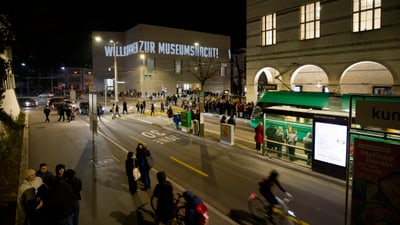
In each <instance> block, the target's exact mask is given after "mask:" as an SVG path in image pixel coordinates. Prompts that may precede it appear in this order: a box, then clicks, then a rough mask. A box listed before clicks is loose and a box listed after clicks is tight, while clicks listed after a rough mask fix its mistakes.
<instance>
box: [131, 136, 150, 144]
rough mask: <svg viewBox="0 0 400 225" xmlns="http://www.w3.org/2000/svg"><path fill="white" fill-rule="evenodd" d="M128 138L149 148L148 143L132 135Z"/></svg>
mask: <svg viewBox="0 0 400 225" xmlns="http://www.w3.org/2000/svg"><path fill="white" fill-rule="evenodd" d="M128 137H130V138H132V139H133V140H135V141H137V142H138V143H142V144H144V145H145V146H147V144H146V142H144V141H141V140H140V139H139V138H136V137H134V136H132V135H128Z"/></svg>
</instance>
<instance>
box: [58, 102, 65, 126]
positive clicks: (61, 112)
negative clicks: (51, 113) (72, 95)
mask: <svg viewBox="0 0 400 225" xmlns="http://www.w3.org/2000/svg"><path fill="white" fill-rule="evenodd" d="M57 110H58V115H59V117H58V121H61V119H62V121H63V122H64V121H65V116H64V114H65V103H64V102H62V103H60V104H59V105H58V107H57Z"/></svg>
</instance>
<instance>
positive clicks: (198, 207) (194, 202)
mask: <svg viewBox="0 0 400 225" xmlns="http://www.w3.org/2000/svg"><path fill="white" fill-rule="evenodd" d="M183 198H184V199H185V201H186V204H185V225H207V224H208V209H207V206H206V205H205V204H204V203H203V201H202V200H201V199H200V198H199V197H198V196H196V195H195V194H193V192H192V191H190V190H186V191H185V192H183Z"/></svg>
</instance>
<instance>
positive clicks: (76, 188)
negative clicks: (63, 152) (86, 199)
mask: <svg viewBox="0 0 400 225" xmlns="http://www.w3.org/2000/svg"><path fill="white" fill-rule="evenodd" d="M64 180H65V182H66V183H67V184H69V185H70V186H71V188H72V190H73V193H74V194H75V195H74V200H75V211H74V213H73V215H72V221H73V224H72V225H78V221H79V212H80V208H81V206H80V201H81V199H82V197H81V191H82V181H81V179H79V178H78V177H77V176H76V172H75V170H73V169H67V170H66V171H65V174H64Z"/></svg>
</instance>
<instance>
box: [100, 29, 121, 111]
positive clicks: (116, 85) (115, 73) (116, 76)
mask: <svg viewBox="0 0 400 225" xmlns="http://www.w3.org/2000/svg"><path fill="white" fill-rule="evenodd" d="M95 40H96V41H97V42H101V41H102V38H101V37H99V36H97V37H95ZM110 43H111V44H112V45H113V56H114V95H115V104H117V102H118V71H117V67H118V65H117V43H118V42H116V41H113V40H110ZM106 94H107V93H106Z"/></svg>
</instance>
